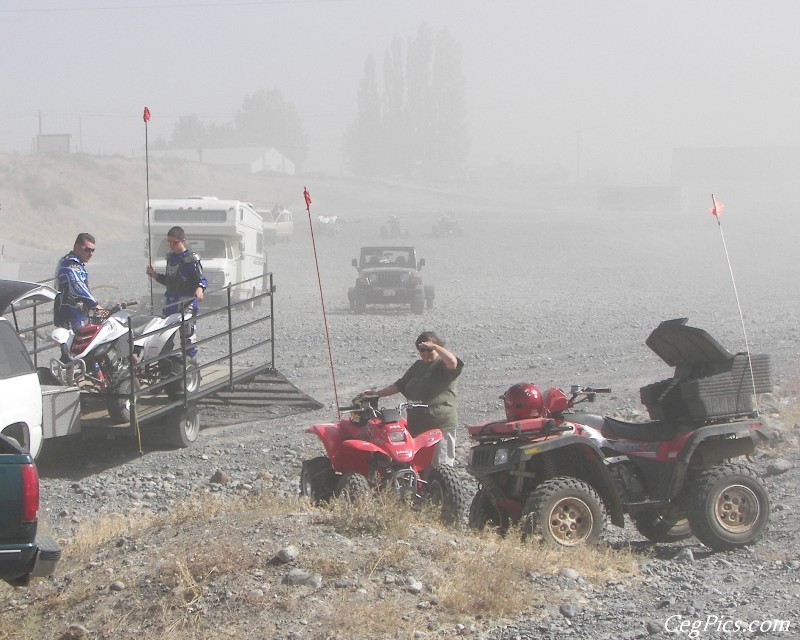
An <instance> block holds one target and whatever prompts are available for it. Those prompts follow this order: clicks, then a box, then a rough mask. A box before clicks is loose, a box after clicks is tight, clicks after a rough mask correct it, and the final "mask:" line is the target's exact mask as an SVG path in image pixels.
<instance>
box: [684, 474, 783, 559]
mask: <svg viewBox="0 0 800 640" xmlns="http://www.w3.org/2000/svg"><path fill="white" fill-rule="evenodd" d="M693 494H694V504H692V506H691V507H690V509H689V522H690V524H691V526H692V532H693V533H694V535H695V536H697V539H698V540H700V542H702V543H703V544H704V545H706V546H707V547H709V548H711V549H714V550H715V551H728V550H730V549H739V548H740V547H744V546H747V545H750V544H753V543H754V542H757V541H758V540H759V539H760V538H761V536H763V535H764V533H765V532H766V530H767V526H768V525H769V516H770V502H769V495H768V494H767V490H766V488H765V487H764V483H763V482H761V479H760V478H759V477H758V476H757V475H756V474H755V472H754V471H753V470H752V469H751V468H750V467H748V466H747V465H744V464H736V463H728V464H721V465H717V466H716V467H711V468H710V469H707V470H706V471H704V472H703V473H701V474H700V475H699V476H698V478H697V480H696V481H695V484H694V492H693Z"/></svg>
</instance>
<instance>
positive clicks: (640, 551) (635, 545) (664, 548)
mask: <svg viewBox="0 0 800 640" xmlns="http://www.w3.org/2000/svg"><path fill="white" fill-rule="evenodd" d="M694 542H695V545H692V556H693V557H694V559H695V560H703V559H705V558H708V557H710V556H713V555H714V554H715V552H714V551H712V550H711V549H703V550H700V551H698V550H697V549H696V544H697V541H696V540H695V541H694ZM609 546H610V547H611V548H612V549H614V550H615V551H631V552H632V553H634V554H635V555H637V556H646V557H648V558H653V559H655V560H673V559H675V557H677V556H678V555H679V554H680V553H681V552H682V551H683V550H684V549H687V548H689V547H687V546H686V545H685V544H680V543H673V544H665V543H658V542H649V541H647V540H642V541H640V542H614V543H612V544H610V545H609Z"/></svg>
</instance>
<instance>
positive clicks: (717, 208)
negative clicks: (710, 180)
mask: <svg viewBox="0 0 800 640" xmlns="http://www.w3.org/2000/svg"><path fill="white" fill-rule="evenodd" d="M711 204H713V205H714V206H713V207H711V208H710V209H709V211H710V212H711V215H712V216H714V217H715V218H716V219H717V220H719V217H720V216H721V215H722V210H723V209H724V208H725V205H724V204H722V203H721V202H717V199H716V198H715V197H714V194H713V193H712V194H711Z"/></svg>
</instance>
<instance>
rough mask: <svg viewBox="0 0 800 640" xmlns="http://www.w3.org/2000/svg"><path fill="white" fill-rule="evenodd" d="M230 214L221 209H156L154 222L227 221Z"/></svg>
mask: <svg viewBox="0 0 800 640" xmlns="http://www.w3.org/2000/svg"><path fill="white" fill-rule="evenodd" d="M227 219H228V214H227V212H225V211H220V210H219V209H217V210H213V209H156V210H155V211H154V212H153V221H154V222H174V223H176V224H177V223H181V222H183V223H188V222H225V221H226V220H227Z"/></svg>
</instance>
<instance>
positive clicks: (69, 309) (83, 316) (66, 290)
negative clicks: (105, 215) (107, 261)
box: [53, 233, 105, 331]
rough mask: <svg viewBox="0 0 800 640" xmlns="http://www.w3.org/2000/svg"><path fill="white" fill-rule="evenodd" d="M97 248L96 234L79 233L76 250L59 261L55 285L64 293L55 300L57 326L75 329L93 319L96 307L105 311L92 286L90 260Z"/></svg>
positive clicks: (55, 321)
mask: <svg viewBox="0 0 800 640" xmlns="http://www.w3.org/2000/svg"><path fill="white" fill-rule="evenodd" d="M94 250H95V242H94V236H93V235H92V234H91V233H79V234H78V237H77V238H75V245H74V246H73V247H72V251H70V252H69V253H68V254H67V255H65V256H64V257H63V258H61V260H59V261H58V266H57V267H56V275H55V283H54V285H53V288H55V289H56V290H57V291H58V292H59V294H60V295H58V296H56V299H55V302H54V303H53V324H55V326H57V327H64V328H66V329H72V330H73V331H75V330H77V329H78V328H80V327H82V326H83V325H85V324H86V323H87V322H88V321H89V312H90V311H91V310H92V309H94V310H95V312H103V311H105V310H104V309H103V307H101V306H100V305H99V304H98V303H97V299H96V298H95V297H94V295H93V294H92V290H91V289H90V288H89V273H88V272H87V271H86V263H87V262H89V260H91V259H92V256H93V255H94Z"/></svg>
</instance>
